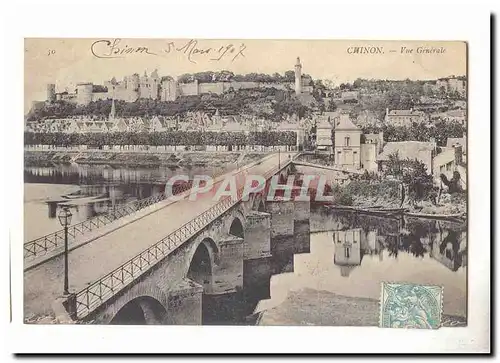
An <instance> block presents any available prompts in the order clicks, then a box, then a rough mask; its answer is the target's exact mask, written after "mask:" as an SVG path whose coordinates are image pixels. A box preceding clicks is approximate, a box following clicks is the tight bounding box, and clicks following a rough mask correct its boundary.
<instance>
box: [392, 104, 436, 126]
mask: <svg viewBox="0 0 500 363" xmlns="http://www.w3.org/2000/svg"><path fill="white" fill-rule="evenodd" d="M428 121H429V117H428V116H427V115H426V114H425V113H424V112H423V111H417V110H413V109H409V110H389V109H388V108H387V109H386V112H385V123H386V124H387V125H393V126H411V124H412V123H413V122H417V123H422V122H428Z"/></svg>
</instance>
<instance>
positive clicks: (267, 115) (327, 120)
mask: <svg viewBox="0 0 500 363" xmlns="http://www.w3.org/2000/svg"><path fill="white" fill-rule="evenodd" d="M467 49H468V45H467V43H466V42H464V41H459V40H457V41H382V40H380V41H365V40H314V39H311V40H303V39H301V40H270V39H269V40H264V39H260V40H257V39H240V40H238V39H231V40H224V39H202V38H199V39H190V38H184V39H164V38H148V39H146V38H144V39H140V38H134V39H128V38H92V39H90V38H26V39H24V77H25V78H24V116H25V117H24V204H23V208H24V210H23V214H24V241H23V242H24V246H23V277H24V281H23V283H24V287H23V292H24V294H23V299H24V301H23V312H24V314H23V315H24V323H25V324H75V325H78V324H100V325H108V324H109V325H244V326H334V327H345V326H351V327H379V328H381V329H384V330H387V329H442V328H456V329H460V328H463V327H467V326H468V324H469V323H470V322H469V321H468V310H467V306H468V304H467V301H468V297H469V296H468V283H467V270H468V238H467V237H468V176H467V172H468V160H467V159H468V158H467V156H468V147H467V145H468V74H467ZM473 243H478V241H477V240H474V241H473ZM75 329H78V327H75Z"/></svg>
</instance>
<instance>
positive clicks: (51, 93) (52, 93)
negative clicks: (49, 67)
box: [47, 83, 56, 103]
mask: <svg viewBox="0 0 500 363" xmlns="http://www.w3.org/2000/svg"><path fill="white" fill-rule="evenodd" d="M55 100H56V85H55V84H54V83H49V84H48V85H47V102H51V103H52V102H54V101H55Z"/></svg>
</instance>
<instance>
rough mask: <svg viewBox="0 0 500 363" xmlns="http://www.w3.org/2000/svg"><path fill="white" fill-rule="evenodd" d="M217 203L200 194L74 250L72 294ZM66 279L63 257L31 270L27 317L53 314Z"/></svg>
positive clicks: (272, 162) (268, 166) (281, 158)
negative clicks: (53, 307) (194, 199)
mask: <svg viewBox="0 0 500 363" xmlns="http://www.w3.org/2000/svg"><path fill="white" fill-rule="evenodd" d="M294 154H295V153H281V154H274V155H272V156H271V157H268V158H267V159H265V160H263V161H262V162H261V163H260V164H259V163H257V164H255V165H253V166H252V167H250V168H248V169H246V170H244V171H238V172H237V173H238V176H239V177H241V176H243V173H245V174H254V175H265V174H266V173H267V172H269V171H271V170H273V169H274V168H276V167H277V166H278V164H279V163H280V162H281V163H284V162H285V161H288V159H289V158H292V157H293V155H294ZM240 169H241V168H240ZM230 174H234V171H233V172H228V174H226V175H230ZM223 180H224V179H223V178H221V179H220V180H219V181H218V182H216V183H215V184H214V188H217V187H218V186H220V184H221V183H222V181H223ZM217 203H218V201H217V200H214V198H213V194H211V193H206V194H200V195H199V196H198V198H197V199H196V201H190V200H188V198H185V199H183V200H180V201H178V202H176V203H172V204H170V205H168V206H166V207H165V208H162V209H159V210H158V211H156V212H154V213H152V214H149V215H146V216H144V217H143V218H141V219H139V220H136V221H134V222H132V223H129V224H126V225H124V226H123V227H121V228H119V229H117V230H115V231H113V232H111V233H109V234H106V235H104V236H102V237H100V238H97V239H96V240H94V241H92V242H90V243H88V244H85V245H82V246H81V247H79V248H77V249H75V250H73V251H70V253H69V284H70V292H77V291H79V290H81V289H82V288H84V287H85V286H87V285H88V284H89V283H91V282H93V281H95V280H98V279H99V278H101V277H103V276H104V275H106V274H107V273H109V272H110V271H112V270H114V269H115V268H117V267H119V266H120V265H122V264H123V263H125V262H126V261H128V260H129V259H131V258H133V257H134V256H136V255H138V254H139V253H141V252H142V251H143V250H145V249H147V248H148V247H150V246H152V245H153V244H155V243H156V242H158V241H159V240H161V239H162V238H163V237H165V236H167V235H169V234H170V233H172V232H174V231H175V230H176V229H178V228H179V227H181V226H182V225H183V224H185V223H187V222H189V221H190V220H192V219H193V218H195V217H196V216H197V215H199V214H201V213H203V212H204V211H206V210H208V209H210V208H211V207H212V206H214V205H215V204H217ZM63 280H64V255H60V256H57V257H54V258H52V259H50V260H48V261H46V262H45V263H43V264H41V265H39V266H37V267H35V268H33V269H31V270H28V271H26V272H25V274H24V315H25V317H29V316H33V315H34V316H46V315H53V312H52V304H53V302H54V301H55V300H56V299H57V298H58V297H61V295H62V292H63Z"/></svg>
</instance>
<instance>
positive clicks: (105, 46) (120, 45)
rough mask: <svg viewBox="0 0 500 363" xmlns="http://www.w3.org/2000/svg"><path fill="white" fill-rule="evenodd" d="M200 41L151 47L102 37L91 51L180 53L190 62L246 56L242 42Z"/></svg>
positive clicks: (118, 54) (98, 54) (101, 55)
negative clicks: (212, 44) (214, 43)
mask: <svg viewBox="0 0 500 363" xmlns="http://www.w3.org/2000/svg"><path fill="white" fill-rule="evenodd" d="M198 43H199V42H198V40H196V39H191V40H188V41H183V42H182V43H176V42H173V41H170V42H168V43H167V44H166V46H164V47H159V48H158V49H151V48H150V47H145V46H138V47H131V46H129V45H128V44H126V43H125V42H123V41H122V39H119V38H116V39H113V40H106V39H101V40H97V41H95V42H93V43H92V45H91V46H90V51H91V52H92V54H93V55H94V56H95V57H97V58H105V59H106V58H107V59H110V58H125V57H127V56H129V55H132V54H143V55H150V56H160V57H162V56H166V55H168V54H174V53H180V54H183V55H184V56H185V57H186V59H187V60H188V61H189V62H191V63H196V61H197V60H199V59H200V58H207V59H208V60H210V61H221V60H224V59H230V60H231V62H234V61H235V60H236V59H238V58H240V57H243V58H244V57H245V53H244V51H245V49H246V48H247V47H246V45H245V44H244V43H241V44H240V45H239V46H236V45H234V44H232V43H227V44H221V45H220V46H218V47H201V46H199V45H198Z"/></svg>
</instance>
